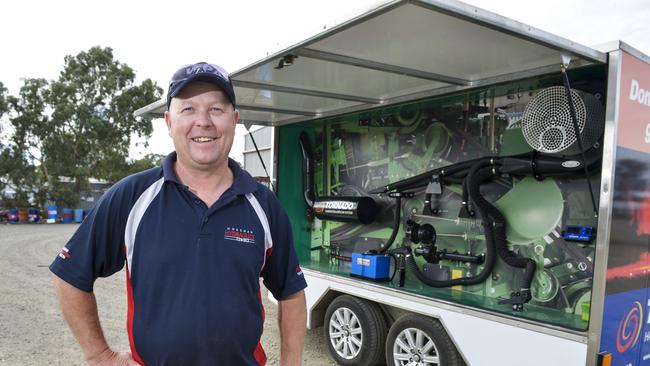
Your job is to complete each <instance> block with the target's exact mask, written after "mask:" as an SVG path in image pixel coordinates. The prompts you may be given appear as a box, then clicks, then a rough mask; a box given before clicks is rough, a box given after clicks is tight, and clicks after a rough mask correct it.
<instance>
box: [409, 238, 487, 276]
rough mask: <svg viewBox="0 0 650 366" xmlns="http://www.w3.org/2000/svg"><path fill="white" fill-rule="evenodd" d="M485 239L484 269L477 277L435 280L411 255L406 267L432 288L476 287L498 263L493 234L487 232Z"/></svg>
mask: <svg viewBox="0 0 650 366" xmlns="http://www.w3.org/2000/svg"><path fill="white" fill-rule="evenodd" d="M485 239H486V240H485V261H484V265H483V269H481V271H480V272H479V273H478V274H477V275H476V276H472V277H462V278H456V279H453V280H434V279H431V278H429V277H427V276H426V275H425V274H424V273H422V271H421V270H420V268H419V267H418V265H417V263H415V259H414V258H413V255H409V256H408V257H407V258H406V265H407V267H408V268H409V269H410V270H411V272H413V273H414V274H415V277H417V278H418V280H420V281H421V282H422V283H424V284H426V285H429V286H431V287H451V286H457V285H476V284H479V283H483V282H485V280H486V279H487V278H488V276H489V275H490V273H492V269H493V268H494V263H495V261H496V253H495V249H494V237H493V235H492V233H491V232H488V231H487V230H486V231H485Z"/></svg>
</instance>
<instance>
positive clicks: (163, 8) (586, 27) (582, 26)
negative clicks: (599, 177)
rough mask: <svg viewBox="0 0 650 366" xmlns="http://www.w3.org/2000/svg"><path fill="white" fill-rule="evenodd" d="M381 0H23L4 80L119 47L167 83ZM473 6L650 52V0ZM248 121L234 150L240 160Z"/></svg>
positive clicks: (498, 0)
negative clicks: (187, 70)
mask: <svg viewBox="0 0 650 366" xmlns="http://www.w3.org/2000/svg"><path fill="white" fill-rule="evenodd" d="M380 3H382V1H377V0H328V1H323V0H318V1H316V0H272V1H263V0H258V1H252V0H236V1H227V2H226V1H216V0H210V1H191V0H188V1H182V2H181V1H168V0H157V1H149V0H135V1H133V0H131V1H126V0H113V1H110V2H109V1H103V2H99V1H76V0H75V1H73V0H58V1H51V0H21V1H6V2H3V4H2V12H1V13H0V30H1V31H2V34H3V38H2V45H1V48H0V81H1V82H2V83H3V84H4V85H5V87H7V88H8V89H9V92H10V93H11V94H17V93H18V90H19V88H20V86H21V85H22V81H21V79H23V78H38V77H42V78H46V79H49V80H52V79H55V78H57V76H58V74H59V72H60V71H61V70H62V67H63V63H64V57H65V56H66V55H76V54H78V53H79V52H81V51H85V50H88V49H89V48H91V47H93V46H97V45H99V46H102V47H111V48H112V49H113V52H114V56H115V58H116V59H117V60H119V61H120V62H123V63H126V64H128V65H129V66H131V67H132V68H133V69H134V70H135V72H136V75H137V81H138V82H139V81H141V80H144V79H147V78H150V79H152V80H154V81H155V82H156V83H157V84H158V85H159V86H161V87H162V88H163V89H165V88H166V85H167V83H168V80H169V77H170V76H171V75H172V73H173V72H174V71H175V70H176V69H177V68H178V67H179V66H181V65H185V64H188V63H193V62H198V61H207V62H211V63H216V64H219V65H221V66H223V67H224V68H226V69H227V70H229V71H230V72H234V71H236V70H238V69H241V68H243V67H244V66H246V65H249V64H251V63H253V62H255V61H256V60H259V59H261V58H263V57H265V56H266V55H267V54H272V53H275V52H276V51H279V50H281V49H284V48H286V47H288V46H291V45H293V44H295V43H298V42H300V41H302V40H304V39H305V38H308V37H309V36H311V35H314V34H317V33H319V32H321V31H323V29H325V28H326V27H327V28H329V27H330V26H332V25H334V24H338V23H340V22H342V21H344V20H346V19H348V18H350V16H351V15H354V14H359V13H360V12H362V11H363V10H369V9H372V8H374V7H375V6H376V5H377V4H380ZM465 3H467V4H471V5H473V6H476V7H479V8H482V9H485V10H488V11H491V12H494V13H497V14H499V15H502V16H505V17H508V18H512V19H514V20H517V21H520V22H523V23H526V24H528V25H531V26H533V27H536V28H539V29H542V30H544V31H547V32H550V33H553V34H556V35H558V36H561V37H564V38H567V39H570V40H572V41H575V42H577V43H580V44H583V45H586V46H594V45H597V44H601V43H605V42H608V41H612V40H617V39H620V40H623V41H625V42H626V43H628V44H630V45H631V46H633V47H635V48H637V49H638V50H640V51H642V52H644V53H646V54H648V55H650V0H621V1H610V0H562V1H561V0H544V1H541V0H539V1H531V0H528V1H522V0H467V1H465ZM153 126H154V133H153V135H152V137H151V138H150V139H149V140H148V141H149V144H150V146H149V147H148V148H146V149H145V148H143V147H141V146H139V147H138V146H133V147H132V150H131V155H132V156H133V157H139V156H142V155H143V154H145V153H149V152H153V153H158V154H166V153H168V152H170V151H172V150H173V145H172V144H171V139H170V138H169V137H168V135H167V130H166V126H165V123H164V121H163V120H161V119H158V120H154V121H153ZM245 132H246V131H245V129H244V128H243V126H238V129H237V137H236V138H235V144H234V146H233V152H232V154H231V156H233V157H235V158H237V159H238V160H239V159H240V158H241V150H242V145H243V135H244V134H245Z"/></svg>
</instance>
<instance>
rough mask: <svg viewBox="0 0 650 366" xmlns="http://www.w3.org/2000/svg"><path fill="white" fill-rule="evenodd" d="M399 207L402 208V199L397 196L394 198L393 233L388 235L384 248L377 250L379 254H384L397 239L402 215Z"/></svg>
mask: <svg viewBox="0 0 650 366" xmlns="http://www.w3.org/2000/svg"><path fill="white" fill-rule="evenodd" d="M401 207H402V197H401V196H400V195H397V196H396V197H395V216H394V218H393V232H392V233H391V234H390V238H388V241H387V242H386V244H384V246H383V247H382V248H381V249H380V250H379V253H385V252H386V251H387V250H388V249H389V248H390V247H391V246H392V245H393V242H394V241H395V238H396V237H397V232H398V231H399V226H400V216H401V215H402V212H401Z"/></svg>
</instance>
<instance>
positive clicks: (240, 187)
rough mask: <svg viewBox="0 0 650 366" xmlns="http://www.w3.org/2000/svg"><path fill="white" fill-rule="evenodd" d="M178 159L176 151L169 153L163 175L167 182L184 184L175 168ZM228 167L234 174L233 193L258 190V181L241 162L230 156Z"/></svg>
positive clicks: (163, 167) (164, 163)
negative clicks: (241, 165) (242, 166)
mask: <svg viewBox="0 0 650 366" xmlns="http://www.w3.org/2000/svg"><path fill="white" fill-rule="evenodd" d="M176 159H177V158H176V151H172V152H171V153H170V154H169V155H167V157H166V158H165V160H164V161H163V164H162V170H163V177H164V178H165V181H166V182H167V181H169V182H174V183H177V184H181V185H182V184H183V183H181V181H180V179H178V176H177V175H176V171H175V170H174V163H175V162H176ZM228 167H229V168H230V170H231V171H232V174H233V182H232V186H231V187H230V189H232V190H233V191H234V192H233V193H235V194H246V193H251V192H255V191H256V190H257V182H256V181H255V179H253V177H251V175H250V174H249V173H248V172H247V171H245V170H243V169H242V168H241V167H240V166H239V163H237V162H236V161H235V160H233V159H231V158H228Z"/></svg>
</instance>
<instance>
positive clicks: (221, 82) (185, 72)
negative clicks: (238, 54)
mask: <svg viewBox="0 0 650 366" xmlns="http://www.w3.org/2000/svg"><path fill="white" fill-rule="evenodd" d="M193 81H205V82H208V83H212V84H214V85H216V86H218V87H219V89H221V90H223V92H224V93H225V94H226V96H227V97H228V99H230V103H232V106H233V107H235V106H236V105H235V90H234V88H233V86H232V80H230V75H228V72H227V71H226V70H224V69H223V68H222V67H220V66H217V65H213V64H209V63H206V62H199V63H196V64H192V65H187V66H183V67H181V68H180V69H178V71H176V72H175V73H174V76H172V79H171V80H170V81H169V90H168V91H167V108H168V109H169V104H171V102H172V98H173V97H175V96H178V94H180V92H181V90H183V88H185V87H186V86H187V85H188V84H189V83H191V82H193Z"/></svg>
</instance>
